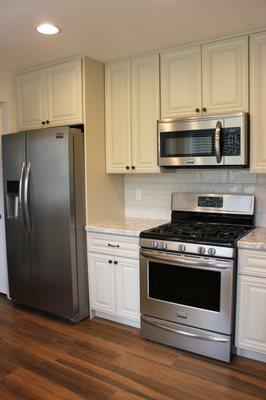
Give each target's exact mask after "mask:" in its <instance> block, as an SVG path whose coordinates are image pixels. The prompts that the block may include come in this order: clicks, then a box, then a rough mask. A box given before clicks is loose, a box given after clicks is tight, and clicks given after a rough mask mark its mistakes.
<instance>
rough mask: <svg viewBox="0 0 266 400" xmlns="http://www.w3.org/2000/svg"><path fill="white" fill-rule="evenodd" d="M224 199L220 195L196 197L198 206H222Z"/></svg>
mask: <svg viewBox="0 0 266 400" xmlns="http://www.w3.org/2000/svg"><path fill="white" fill-rule="evenodd" d="M223 204H224V200H223V198H222V197H218V196H217V197H207V196H199V197H198V207H212V208H222V207H223Z"/></svg>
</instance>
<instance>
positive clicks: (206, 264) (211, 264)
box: [140, 250, 232, 269]
mask: <svg viewBox="0 0 266 400" xmlns="http://www.w3.org/2000/svg"><path fill="white" fill-rule="evenodd" d="M140 255H141V256H143V257H145V258H148V259H150V260H154V261H163V262H165V263H167V264H173V265H179V266H180V267H195V268H197V267H198V268H214V269H231V266H232V261H231V260H230V261H222V262H221V261H207V260H204V261H202V259H201V260H199V261H190V260H187V259H186V258H185V257H183V256H181V257H180V258H179V256H176V255H174V256H173V255H171V254H163V255H161V254H154V252H150V251H143V250H140ZM177 257H178V258H177Z"/></svg>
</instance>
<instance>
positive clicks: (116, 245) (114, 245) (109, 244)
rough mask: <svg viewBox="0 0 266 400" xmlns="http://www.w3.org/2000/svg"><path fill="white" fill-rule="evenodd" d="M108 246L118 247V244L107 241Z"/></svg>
mask: <svg viewBox="0 0 266 400" xmlns="http://www.w3.org/2000/svg"><path fill="white" fill-rule="evenodd" d="M108 247H119V244H111V243H108Z"/></svg>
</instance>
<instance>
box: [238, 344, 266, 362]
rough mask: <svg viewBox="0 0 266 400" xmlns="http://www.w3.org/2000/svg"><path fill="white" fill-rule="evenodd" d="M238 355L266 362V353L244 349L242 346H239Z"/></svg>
mask: <svg viewBox="0 0 266 400" xmlns="http://www.w3.org/2000/svg"><path fill="white" fill-rule="evenodd" d="M237 355H238V356H243V357H247V358H252V359H253V360H256V361H262V362H266V354H263V353H258V352H257V351H253V350H247V349H242V348H240V347H238V348H237Z"/></svg>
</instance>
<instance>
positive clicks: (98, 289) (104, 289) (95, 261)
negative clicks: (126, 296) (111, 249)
mask: <svg viewBox="0 0 266 400" xmlns="http://www.w3.org/2000/svg"><path fill="white" fill-rule="evenodd" d="M109 260H111V258H110V256H107V255H101V254H93V253H90V255H89V288H90V307H91V308H92V309H94V310H98V311H103V312H106V313H110V314H115V286H114V264H113V262H112V263H111V264H110V263H109ZM111 261H112V260H111Z"/></svg>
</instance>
